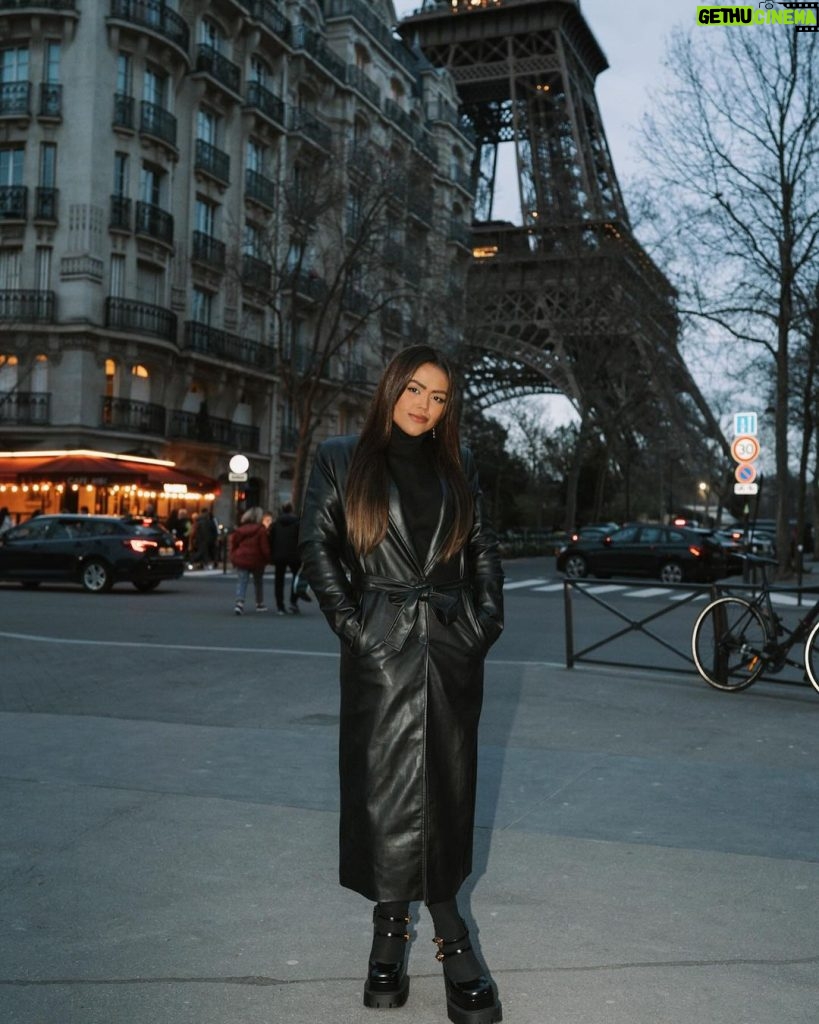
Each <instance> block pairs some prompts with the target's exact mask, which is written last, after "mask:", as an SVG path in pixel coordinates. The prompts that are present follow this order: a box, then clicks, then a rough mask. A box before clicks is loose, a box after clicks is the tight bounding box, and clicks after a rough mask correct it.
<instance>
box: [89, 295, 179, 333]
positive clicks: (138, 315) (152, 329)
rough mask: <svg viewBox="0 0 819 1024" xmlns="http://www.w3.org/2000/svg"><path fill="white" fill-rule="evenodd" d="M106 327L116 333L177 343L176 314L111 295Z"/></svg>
mask: <svg viewBox="0 0 819 1024" xmlns="http://www.w3.org/2000/svg"><path fill="white" fill-rule="evenodd" d="M105 326H106V327H110V328H111V329H112V330H116V331H129V332H132V333H134V334H147V335H148V336H149V337H151V338H162V339H164V340H165V341H176V314H175V313H172V312H171V311H170V310H169V309H165V308H164V307H163V306H152V305H151V304H150V303H148V302H137V300H136V299H123V298H119V297H115V296H113V295H109V296H108V298H107V299H106V300H105Z"/></svg>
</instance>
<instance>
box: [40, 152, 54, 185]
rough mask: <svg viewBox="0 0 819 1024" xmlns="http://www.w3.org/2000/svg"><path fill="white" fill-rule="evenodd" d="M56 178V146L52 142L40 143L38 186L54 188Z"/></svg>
mask: <svg viewBox="0 0 819 1024" xmlns="http://www.w3.org/2000/svg"><path fill="white" fill-rule="evenodd" d="M56 179H57V146H56V144H55V143H53V142H41V143H40V187H41V188H54V187H55V186H56V183H57V181H56Z"/></svg>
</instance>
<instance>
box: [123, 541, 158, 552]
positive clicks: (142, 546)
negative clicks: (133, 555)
mask: <svg viewBox="0 0 819 1024" xmlns="http://www.w3.org/2000/svg"><path fill="white" fill-rule="evenodd" d="M122 543H123V544H124V545H125V547H126V548H130V549H131V550H132V551H136V552H138V553H139V554H140V555H144V554H145V552H146V551H153V550H154V549H155V548H158V547H159V544H157V542H156V541H155V540H144V539H143V538H142V537H129V538H128V540H124V541H123V542H122Z"/></svg>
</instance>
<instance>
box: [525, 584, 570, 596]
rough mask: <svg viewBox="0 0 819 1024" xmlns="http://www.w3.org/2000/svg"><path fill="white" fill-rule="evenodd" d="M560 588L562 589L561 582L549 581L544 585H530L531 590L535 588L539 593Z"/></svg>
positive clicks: (546, 592)
mask: <svg viewBox="0 0 819 1024" xmlns="http://www.w3.org/2000/svg"><path fill="white" fill-rule="evenodd" d="M562 589H563V584H562V583H549V584H548V585H547V586H545V587H532V590H536V591H537V592H538V593H539V594H548V593H550V592H551V591H554V590H562Z"/></svg>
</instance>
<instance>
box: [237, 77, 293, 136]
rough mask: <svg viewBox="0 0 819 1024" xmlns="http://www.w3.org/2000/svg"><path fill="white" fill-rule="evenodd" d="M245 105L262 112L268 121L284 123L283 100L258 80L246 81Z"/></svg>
mask: <svg viewBox="0 0 819 1024" xmlns="http://www.w3.org/2000/svg"><path fill="white" fill-rule="evenodd" d="M245 106H247V107H252V108H253V109H254V110H258V111H259V112H260V113H262V114H264V116H265V117H266V118H268V120H270V121H274V122H275V123H276V124H279V125H282V126H283V125H284V100H280V99H279V97H278V96H276V94H275V93H272V92H271V91H270V90H269V89H266V88H265V87H264V86H263V85H262V84H261V83H260V82H248V83H247V95H246V97H245Z"/></svg>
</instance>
